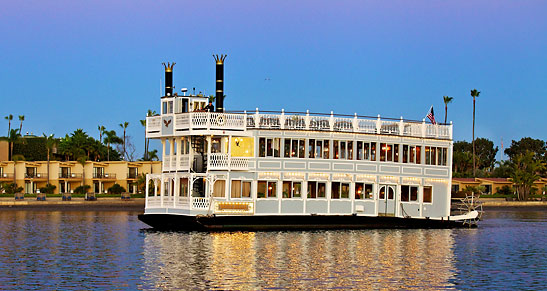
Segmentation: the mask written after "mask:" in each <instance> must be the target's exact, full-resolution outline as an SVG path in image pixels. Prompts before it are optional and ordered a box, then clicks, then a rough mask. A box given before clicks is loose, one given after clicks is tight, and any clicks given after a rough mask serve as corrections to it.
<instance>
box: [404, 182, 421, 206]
mask: <svg viewBox="0 0 547 291" xmlns="http://www.w3.org/2000/svg"><path fill="white" fill-rule="evenodd" d="M410 201H418V186H410V185H402V186H401V202H410Z"/></svg>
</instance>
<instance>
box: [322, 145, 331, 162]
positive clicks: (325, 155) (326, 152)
mask: <svg viewBox="0 0 547 291" xmlns="http://www.w3.org/2000/svg"><path fill="white" fill-rule="evenodd" d="M329 146H330V141H329V140H324V141H323V159H328V158H329Z"/></svg>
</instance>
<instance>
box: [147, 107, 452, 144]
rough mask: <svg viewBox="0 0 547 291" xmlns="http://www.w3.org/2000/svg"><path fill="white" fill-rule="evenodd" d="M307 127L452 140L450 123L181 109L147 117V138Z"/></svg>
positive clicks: (355, 116) (241, 134) (331, 115)
mask: <svg viewBox="0 0 547 291" xmlns="http://www.w3.org/2000/svg"><path fill="white" fill-rule="evenodd" d="M256 129H260V130H264V129H266V130H267V129H275V130H300V131H302V130H306V131H324V132H343V133H356V134H376V135H392V136H403V137H416V138H431V139H440V140H452V124H431V123H426V122H425V120H422V121H421V122H420V121H412V120H404V119H402V118H401V119H391V118H381V117H380V115H378V117H376V118H375V117H369V116H358V115H357V114H355V115H353V116H351V115H337V114H333V113H332V112H331V113H330V114H318V113H309V112H285V111H283V110H282V111H281V112H273V111H259V110H258V108H257V109H256V111H254V112H247V111H243V112H226V113H218V112H184V113H182V112H181V113H167V114H161V115H158V116H151V117H147V118H146V137H147V138H162V137H174V136H187V135H210V134H214V135H240V136H245V135H250V133H247V132H248V131H249V130H256Z"/></svg>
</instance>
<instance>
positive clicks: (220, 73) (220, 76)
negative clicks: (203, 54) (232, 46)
mask: <svg viewBox="0 0 547 291" xmlns="http://www.w3.org/2000/svg"><path fill="white" fill-rule="evenodd" d="M227 56H228V55H220V56H219V55H213V58H215V62H216V63H217V82H216V83H217V85H216V87H217V88H216V96H215V100H216V106H215V107H216V112H224V60H225V59H226V57H227Z"/></svg>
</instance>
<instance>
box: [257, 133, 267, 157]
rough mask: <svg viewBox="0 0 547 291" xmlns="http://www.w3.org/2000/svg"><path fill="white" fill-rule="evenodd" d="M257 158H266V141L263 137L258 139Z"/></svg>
mask: <svg viewBox="0 0 547 291" xmlns="http://www.w3.org/2000/svg"><path fill="white" fill-rule="evenodd" d="M258 156H259V157H265V156H266V139H265V138H263V137H261V138H259V139H258Z"/></svg>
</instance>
